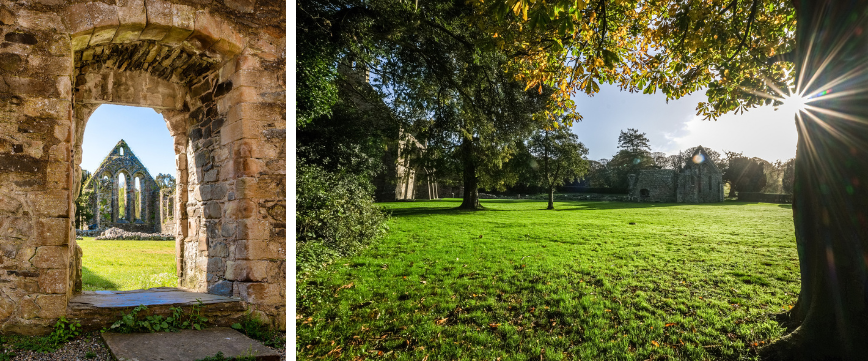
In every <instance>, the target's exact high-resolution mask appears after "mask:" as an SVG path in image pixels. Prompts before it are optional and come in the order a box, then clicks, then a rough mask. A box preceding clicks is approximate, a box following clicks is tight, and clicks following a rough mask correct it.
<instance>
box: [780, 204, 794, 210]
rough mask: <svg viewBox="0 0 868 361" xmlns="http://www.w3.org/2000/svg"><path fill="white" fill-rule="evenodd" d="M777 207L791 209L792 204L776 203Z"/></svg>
mask: <svg viewBox="0 0 868 361" xmlns="http://www.w3.org/2000/svg"><path fill="white" fill-rule="evenodd" d="M778 207H781V208H786V209H793V205H792V204H778Z"/></svg>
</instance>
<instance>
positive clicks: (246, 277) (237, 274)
mask: <svg viewBox="0 0 868 361" xmlns="http://www.w3.org/2000/svg"><path fill="white" fill-rule="evenodd" d="M267 271H268V261H262V260H236V261H228V262H226V279H227V280H232V281H253V282H258V281H263V280H265V279H266V278H268V272H267Z"/></svg>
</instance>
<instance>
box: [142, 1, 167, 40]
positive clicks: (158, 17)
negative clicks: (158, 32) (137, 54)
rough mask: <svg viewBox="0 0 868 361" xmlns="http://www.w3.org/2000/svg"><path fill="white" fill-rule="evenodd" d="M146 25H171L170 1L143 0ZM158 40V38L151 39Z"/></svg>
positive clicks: (165, 26)
mask: <svg viewBox="0 0 868 361" xmlns="http://www.w3.org/2000/svg"><path fill="white" fill-rule="evenodd" d="M145 13H146V14H147V19H148V25H159V26H161V27H164V28H170V27H172V3H171V2H168V1H165V0H145ZM152 40H159V39H152Z"/></svg>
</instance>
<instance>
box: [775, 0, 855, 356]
mask: <svg viewBox="0 0 868 361" xmlns="http://www.w3.org/2000/svg"><path fill="white" fill-rule="evenodd" d="M795 5H796V8H797V17H798V20H797V21H798V22H797V24H798V30H797V33H796V42H797V48H796V55H797V58H796V64H795V69H796V71H797V72H798V73H797V77H796V79H797V80H796V87H797V89H798V90H799V91H800V92H801V94H803V95H814V94H817V93H819V92H821V91H823V90H829V89H831V91H830V92H829V94H828V95H822V96H819V97H816V98H815V99H813V100H812V101H811V102H809V103H808V107H807V108H806V109H805V111H803V112H801V113H800V114H799V115H798V116H797V117H796V128H797V130H798V135H799V140H798V149H797V152H796V161H795V186H794V190H793V220H794V222H795V231H796V246H797V250H798V255H799V266H800V271H801V281H802V284H801V292H800V293H799V299H798V301H797V302H796V305H795V306H794V307H793V309H792V310H790V311H789V312H787V313H786V314H783V315H781V316H782V317H781V319H782V320H783V321H784V322H785V324H786V325H787V326H788V328H789V329H791V330H792V332H790V333H789V334H787V335H785V336H784V337H782V338H781V339H779V340H776V341H775V342H773V343H772V344H770V345H769V346H767V347H765V348H763V349H761V350H760V353H761V355H762V356H763V357H764V358H765V359H771V360H830V359H835V360H859V359H865V358H866V357H868V122H866V121H868V89H866V87H865V84H868V72H866V70H868V64H866V62H865V54H868V21H866V17H868V0H857V1H847V2H845V1H830V0H825V1H822V0H821V1H798V2H797V3H796V4H795ZM812 78H813V80H812Z"/></svg>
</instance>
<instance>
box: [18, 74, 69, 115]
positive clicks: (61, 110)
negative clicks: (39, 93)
mask: <svg viewBox="0 0 868 361" xmlns="http://www.w3.org/2000/svg"><path fill="white" fill-rule="evenodd" d="M6 80H7V82H8V81H9V79H8V78H7V79H6ZM50 83H51V85H50V88H49V92H55V91H56V90H57V89H56V88H55V87H54V81H51V82H50ZM71 110H72V109H71V103H70V102H69V100H67V99H60V98H35V97H34V98H26V99H24V101H23V102H22V104H21V106H20V108H19V112H20V114H23V115H28V116H31V117H38V118H50V119H55V120H70V119H69V118H70V117H69V115H70V113H71Z"/></svg>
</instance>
